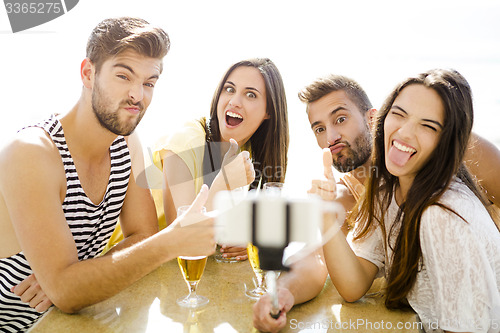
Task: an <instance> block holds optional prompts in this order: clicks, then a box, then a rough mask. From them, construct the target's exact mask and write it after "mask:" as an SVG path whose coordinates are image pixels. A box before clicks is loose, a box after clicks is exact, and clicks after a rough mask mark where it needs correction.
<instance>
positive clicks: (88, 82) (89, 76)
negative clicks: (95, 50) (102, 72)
mask: <svg viewBox="0 0 500 333" xmlns="http://www.w3.org/2000/svg"><path fill="white" fill-rule="evenodd" d="M94 72H95V71H94V65H93V64H92V62H91V61H90V59H89V58H85V59H84V60H83V61H82V64H81V65H80V76H81V78H82V82H83V86H84V87H85V88H88V89H92V87H93V86H94Z"/></svg>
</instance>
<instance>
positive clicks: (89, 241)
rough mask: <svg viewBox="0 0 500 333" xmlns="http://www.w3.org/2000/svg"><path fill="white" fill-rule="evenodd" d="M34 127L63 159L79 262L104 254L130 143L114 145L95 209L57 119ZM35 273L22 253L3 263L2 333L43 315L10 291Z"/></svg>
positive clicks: (117, 211) (67, 207) (64, 206)
mask: <svg viewBox="0 0 500 333" xmlns="http://www.w3.org/2000/svg"><path fill="white" fill-rule="evenodd" d="M34 127H41V128H43V129H44V130H45V131H46V132H47V133H48V134H49V135H50V137H51V139H52V141H53V142H54V144H55V145H56V146H57V149H58V150H59V153H60V155H61V158H62V162H63V165H64V170H65V173H66V196H65V198H64V202H63V204H62V209H63V211H64V215H65V217H66V221H67V222H68V227H69V229H70V230H71V233H72V234H73V239H74V240H75V244H76V247H77V251H78V259H79V260H85V259H89V258H94V257H96V256H98V255H99V254H100V253H101V252H102V250H103V249H104V246H105V245H106V243H107V241H108V239H109V237H110V236H111V234H112V233H113V230H114V228H115V225H116V223H117V220H118V216H119V215H120V211H121V208H122V204H123V200H124V199H125V194H126V192H127V187H128V181H129V176H130V171H131V161H130V155H129V150H128V147H127V143H126V142H125V139H124V138H123V137H121V136H119V137H117V138H116V139H115V141H114V142H113V144H112V145H111V147H110V157H111V171H110V175H109V181H108V186H107V189H106V193H105V194H104V198H103V200H102V202H101V203H100V204H99V205H95V204H93V203H92V201H90V199H89V198H88V197H87V196H86V194H85V192H84V191H83V188H82V186H81V184H80V180H79V178H78V174H77V172H76V168H75V165H74V163H73V158H72V157H71V154H70V151H69V150H68V146H67V144H66V139H65V137H64V133H63V129H62V126H61V123H60V122H59V120H58V119H57V118H56V116H54V115H53V116H52V117H51V118H50V119H49V120H47V121H44V122H42V123H39V124H37V125H35V126H34ZM32 273H33V272H32V270H31V268H30V266H29V263H28V262H27V260H26V258H25V256H24V255H23V253H22V252H20V253H18V254H15V255H13V256H11V257H9V258H2V259H0V332H20V331H25V330H26V329H28V328H29V327H30V326H31V325H32V324H33V323H34V322H35V321H36V320H37V319H38V318H39V317H40V316H41V315H42V314H41V313H38V312H37V311H35V310H34V309H32V308H30V307H29V305H28V304H26V303H23V302H21V299H20V298H19V297H18V296H16V295H15V294H13V293H12V292H11V291H10V289H11V288H12V287H13V286H15V285H17V284H19V283H20V282H21V281H23V280H24V279H25V278H27V277H28V276H29V275H30V274H32Z"/></svg>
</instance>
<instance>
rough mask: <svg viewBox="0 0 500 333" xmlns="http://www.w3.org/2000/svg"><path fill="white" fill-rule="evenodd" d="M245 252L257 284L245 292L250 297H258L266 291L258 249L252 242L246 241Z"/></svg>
mask: <svg viewBox="0 0 500 333" xmlns="http://www.w3.org/2000/svg"><path fill="white" fill-rule="evenodd" d="M247 252H248V261H250V265H251V266H252V269H253V272H254V273H255V277H256V278H257V286H256V287H255V288H254V289H252V290H247V291H246V293H245V294H246V295H247V296H248V297H250V298H252V299H259V298H260V297H261V296H262V295H264V294H265V293H266V292H267V290H266V283H265V280H264V271H263V270H262V269H260V260H259V249H258V248H257V247H256V246H254V245H253V244H252V243H248V246H247Z"/></svg>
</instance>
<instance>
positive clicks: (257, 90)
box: [226, 81, 261, 94]
mask: <svg viewBox="0 0 500 333" xmlns="http://www.w3.org/2000/svg"><path fill="white" fill-rule="evenodd" d="M226 83H229V84H230V85H232V86H236V85H235V84H234V83H233V82H231V81H226ZM245 89H247V90H255V91H256V92H258V93H259V94H261V92H260V91H259V89H257V88H254V87H245Z"/></svg>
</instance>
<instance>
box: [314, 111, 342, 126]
mask: <svg viewBox="0 0 500 333" xmlns="http://www.w3.org/2000/svg"><path fill="white" fill-rule="evenodd" d="M342 110H344V111H349V110H347V109H346V108H345V107H343V106H339V107H337V108H335V109H333V110H332V111H331V112H330V115H331V116H333V115H334V114H335V113H337V112H339V111H342ZM320 122H321V121H315V122H314V123H312V124H311V128H314V126H316V125H318V124H319V123H320Z"/></svg>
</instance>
